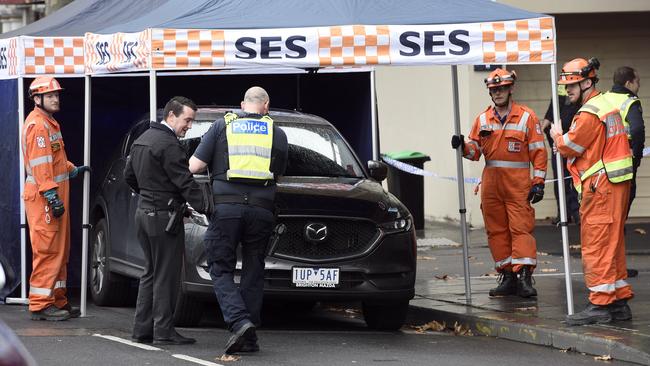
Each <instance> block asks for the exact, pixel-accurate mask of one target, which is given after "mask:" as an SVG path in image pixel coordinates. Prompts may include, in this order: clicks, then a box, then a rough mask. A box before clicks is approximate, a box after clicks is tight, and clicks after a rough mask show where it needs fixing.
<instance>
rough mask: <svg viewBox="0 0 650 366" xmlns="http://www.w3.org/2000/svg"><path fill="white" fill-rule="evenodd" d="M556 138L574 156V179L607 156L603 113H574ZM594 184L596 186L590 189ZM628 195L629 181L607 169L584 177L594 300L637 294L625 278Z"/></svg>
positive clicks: (583, 229) (585, 252)
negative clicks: (600, 116)
mask: <svg viewBox="0 0 650 366" xmlns="http://www.w3.org/2000/svg"><path fill="white" fill-rule="evenodd" d="M598 94H600V92H598V91H594V92H593V93H592V94H591V95H589V97H588V98H587V99H586V100H585V101H584V102H586V101H587V100H589V99H591V98H593V97H594V96H596V95H598ZM584 102H583V104H584ZM554 140H555V146H557V149H558V151H559V153H560V154H562V155H563V156H567V157H569V160H568V162H567V168H568V170H569V172H571V175H572V176H573V179H574V181H577V182H579V181H580V175H581V174H580V172H584V171H585V170H587V169H588V168H590V167H591V166H592V165H594V164H595V163H596V162H598V160H599V159H601V157H602V156H603V148H604V146H605V126H604V124H603V122H601V121H600V119H598V116H596V115H595V114H592V113H588V112H584V111H583V112H580V113H578V114H576V115H575V117H574V118H573V123H572V124H571V128H570V129H569V132H567V133H566V134H564V135H562V136H556V138H555V139H554ZM571 158H574V159H573V160H572V159H571ZM596 182H597V183H596ZM592 185H595V190H592V189H591V187H592ZM629 196H630V181H625V182H621V183H616V184H614V183H611V182H610V181H609V180H608V179H607V176H606V175H605V174H602V175H601V176H600V178H599V174H598V173H597V174H594V175H592V176H591V177H589V178H587V179H586V180H585V181H584V182H582V202H581V203H580V216H581V218H582V220H581V225H580V237H581V240H582V249H581V250H582V266H583V271H584V274H585V283H586V285H587V287H588V288H589V291H590V292H589V301H591V303H592V304H595V305H607V304H610V303H612V302H614V301H615V300H621V299H631V298H632V297H633V296H634V293H633V292H632V287H631V286H630V284H628V283H627V281H625V279H626V278H627V266H626V263H625V236H624V235H623V227H624V225H625V218H626V215H627V202H628V198H629Z"/></svg>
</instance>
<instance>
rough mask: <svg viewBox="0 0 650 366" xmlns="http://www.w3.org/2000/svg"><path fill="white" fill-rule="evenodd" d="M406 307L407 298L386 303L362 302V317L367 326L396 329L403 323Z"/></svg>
mask: <svg viewBox="0 0 650 366" xmlns="http://www.w3.org/2000/svg"><path fill="white" fill-rule="evenodd" d="M408 309H409V302H408V300H406V301H399V302H391V303H387V304H368V303H363V318H364V319H365V320H366V324H367V325H368V328H371V329H377V330H398V329H399V328H401V327H402V325H404V321H405V320H406V314H407V313H408Z"/></svg>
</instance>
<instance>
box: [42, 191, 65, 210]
mask: <svg viewBox="0 0 650 366" xmlns="http://www.w3.org/2000/svg"><path fill="white" fill-rule="evenodd" d="M43 196H45V199H47V204H48V206H50V209H51V210H52V215H54V217H61V216H63V213H64V212H65V207H63V201H61V199H60V198H59V194H58V193H56V189H54V188H52V189H50V190H49V191H46V192H45V193H43Z"/></svg>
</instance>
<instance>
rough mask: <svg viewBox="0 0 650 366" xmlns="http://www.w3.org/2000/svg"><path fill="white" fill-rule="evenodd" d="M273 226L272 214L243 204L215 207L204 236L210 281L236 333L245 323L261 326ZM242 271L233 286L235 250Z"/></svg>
mask: <svg viewBox="0 0 650 366" xmlns="http://www.w3.org/2000/svg"><path fill="white" fill-rule="evenodd" d="M274 224H275V217H274V214H273V213H272V212H271V211H269V210H267V209H264V208H261V207H257V206H253V205H246V204H231V203H227V204H216V205H215V207H214V212H213V213H212V217H211V220H210V225H209V226H208V230H207V232H206V234H205V248H206V251H207V254H208V265H209V266H210V277H211V278H212V284H213V286H214V292H215V294H216V296H217V300H218V301H219V306H220V307H221V312H222V314H223V319H224V321H225V323H226V325H227V326H228V328H229V329H230V331H233V332H236V331H237V330H239V328H240V327H241V326H242V325H244V324H245V323H247V322H252V323H253V324H255V325H257V326H259V325H260V321H261V319H260V312H261V310H262V299H263V296H264V258H265V256H266V250H267V245H268V242H269V238H270V237H271V234H272V232H273V227H274ZM240 243H241V260H242V269H241V277H240V283H239V286H237V285H236V284H235V281H234V277H235V266H236V264H237V247H238V245H239V244H240Z"/></svg>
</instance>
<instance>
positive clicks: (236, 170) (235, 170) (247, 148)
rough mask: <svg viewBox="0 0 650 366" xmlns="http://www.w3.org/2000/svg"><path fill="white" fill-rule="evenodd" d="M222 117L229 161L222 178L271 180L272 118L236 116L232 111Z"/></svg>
mask: <svg viewBox="0 0 650 366" xmlns="http://www.w3.org/2000/svg"><path fill="white" fill-rule="evenodd" d="M224 120H225V121H226V140H227V141H228V163H229V169H228V171H227V172H226V179H228V180H230V179H232V178H235V179H237V178H244V179H256V180H272V179H273V173H271V171H270V168H271V149H272V147H273V120H272V119H271V118H270V117H269V116H263V117H262V118H259V119H257V118H239V116H237V115H236V114H234V113H227V114H226V115H225V116H224Z"/></svg>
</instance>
